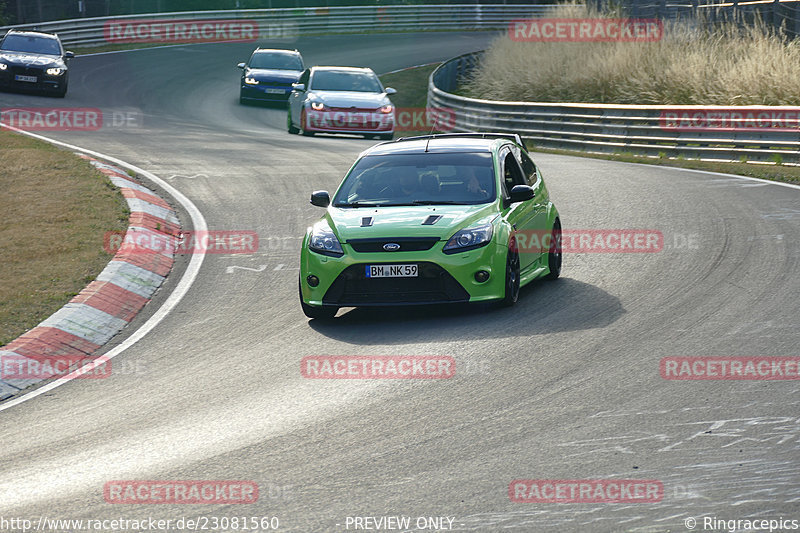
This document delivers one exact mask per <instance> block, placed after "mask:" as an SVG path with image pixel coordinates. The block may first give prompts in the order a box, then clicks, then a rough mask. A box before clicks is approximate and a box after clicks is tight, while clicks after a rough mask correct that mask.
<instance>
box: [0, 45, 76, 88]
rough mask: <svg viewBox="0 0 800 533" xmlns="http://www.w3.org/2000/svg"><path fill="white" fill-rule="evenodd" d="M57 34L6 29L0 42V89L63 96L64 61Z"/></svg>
mask: <svg viewBox="0 0 800 533" xmlns="http://www.w3.org/2000/svg"><path fill="white" fill-rule="evenodd" d="M72 57H75V55H74V54H73V53H72V52H66V51H64V47H63V46H61V40H60V39H59V38H58V36H57V35H54V34H51V33H42V32H38V31H17V30H9V32H8V33H6V35H5V37H3V40H2V41H0V88H1V89H21V90H32V91H38V92H45V93H49V94H53V95H55V96H59V97H61V98H63V97H64V96H65V95H66V94H67V82H68V80H69V73H68V72H67V59H70V58H72Z"/></svg>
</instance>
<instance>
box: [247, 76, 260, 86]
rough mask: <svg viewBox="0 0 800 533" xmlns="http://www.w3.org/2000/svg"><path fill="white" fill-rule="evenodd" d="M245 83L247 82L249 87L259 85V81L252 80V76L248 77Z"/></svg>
mask: <svg viewBox="0 0 800 533" xmlns="http://www.w3.org/2000/svg"><path fill="white" fill-rule="evenodd" d="M244 82H245V83H246V84H247V85H258V80H257V79H255V78H251V77H250V76H247V77H246V78H245V79H244Z"/></svg>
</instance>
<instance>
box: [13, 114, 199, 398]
mask: <svg viewBox="0 0 800 533" xmlns="http://www.w3.org/2000/svg"><path fill="white" fill-rule="evenodd" d="M0 127H4V128H8V129H10V130H12V131H16V132H17V133H21V134H23V135H27V136H29V137H33V138H35V139H39V140H42V141H46V142H49V143H51V144H55V145H57V146H62V147H64V148H68V149H70V150H74V151H77V152H83V153H85V154H88V155H90V156H93V157H96V158H98V159H104V160H106V161H110V162H112V163H114V164H116V165H119V166H121V167H123V168H127V169H129V170H133V171H134V172H136V173H138V174H142V175H143V176H145V177H147V178H148V179H150V180H152V181H153V182H154V183H157V184H158V185H159V186H160V187H161V188H162V189H164V190H165V191H166V192H167V193H168V194H169V195H171V196H172V197H173V198H175V199H176V200H178V202H180V204H181V206H183V208H184V209H186V212H187V213H189V217H190V218H191V219H192V227H193V228H194V230H195V231H208V226H207V225H206V220H205V218H204V217H203V214H202V213H200V210H199V209H197V206H195V205H194V204H193V203H192V201H191V200H189V199H188V198H187V197H186V196H184V195H183V193H181V192H180V191H179V190H177V189H175V188H174V187H173V186H172V185H170V184H169V183H167V182H166V181H164V180H162V179H161V178H159V177H157V176H156V175H155V174H152V173H151V172H148V171H146V170H144V169H141V168H139V167H136V166H134V165H131V164H130V163H126V162H125V161H122V160H121V159H117V158H116V157H112V156H109V155H105V154H103V153H100V152H96V151H94V150H88V149H86V148H81V147H80V146H75V145H72V144H67V143H64V142H61V141H56V140H55V139H50V138H48V137H44V136H42V135H38V134H36V133H31V132H28V131H23V130H20V129H17V128H14V127H11V126H6V125H2V124H0ZM204 258H205V255H204V254H192V257H191V259H190V260H189V264H188V265H187V267H186V271H185V272H184V273H183V276H182V277H181V279H180V281H179V282H178V284H177V285H176V286H175V289H174V290H173V291H172V293H171V294H170V295H169V296H168V297H167V299H166V300H165V301H164V303H163V304H162V305H161V307H159V308H158V310H157V311H156V312H155V313H153V315H152V316H151V317H150V318H148V319H147V321H146V322H145V323H144V324H142V326H141V327H140V328H139V329H137V330H136V331H135V332H134V333H133V334H132V335H131V336H130V337H128V338H127V339H125V341H123V342H122V344H120V345H118V346H116V347H115V348H113V349H112V350H110V351H109V352H108V353H106V354H104V355H102V356H100V357H98V358H97V359H93V360H92V363H91V364H88V365H86V366H84V367H82V368H81V369H79V370H76V371H75V372H73V373H71V374H68V375H66V376H64V377H61V378H57V379H56V380H54V381H51V382H50V383H48V384H47V385H44V386H42V387H39V388H38V389H36V390H33V391H31V392H29V393H25V394H23V395H22V396H20V397H18V398H13V399H10V400H7V401H5V402H3V403H0V411H5V410H6V409H11V408H12V407H14V406H17V405H19V404H21V403H23V402H26V401H28V400H31V399H33V398H36V397H37V396H39V395H41V394H44V393H46V392H50V391H51V390H53V389H55V388H56V387H60V386H61V385H64V384H65V383H68V382H70V381H72V380H73V379H75V378H76V377H78V376H81V375H82V374H85V373H87V372H91V371H92V369H94V368H95V367H96V366H99V365H102V364H105V362H106V361H108V360H110V359H113V358H114V357H116V356H118V355H119V354H121V353H122V352H124V351H125V350H127V349H128V348H130V347H131V346H133V345H134V344H136V343H137V342H138V341H139V340H141V339H142V338H143V337H144V336H145V335H147V334H148V333H149V332H150V331H151V330H152V329H153V328H155V327H156V326H157V325H158V324H159V323H160V322H161V321H162V320H164V319H165V318H166V317H167V315H168V314H169V313H170V311H172V310H173V309H174V308H175V306H177V305H178V303H179V302H180V301H181V299H183V297H184V296H185V295H186V293H187V292H189V289H190V288H191V286H192V284H193V283H194V280H195V278H197V274H198V273H199V272H200V267H201V266H202V264H203V259H204Z"/></svg>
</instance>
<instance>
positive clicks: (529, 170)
mask: <svg viewBox="0 0 800 533" xmlns="http://www.w3.org/2000/svg"><path fill="white" fill-rule="evenodd" d="M520 159H521V160H522V173H523V174H524V175H525V181H526V182H527V183H528V185H530V186H531V187H533V186H534V185H535V184H536V181H537V180H538V179H539V175H538V173H537V172H536V165H535V164H534V162H533V161H531V158H530V157H528V154H526V153H525V152H520Z"/></svg>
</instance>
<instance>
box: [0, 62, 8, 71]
mask: <svg viewBox="0 0 800 533" xmlns="http://www.w3.org/2000/svg"><path fill="white" fill-rule="evenodd" d="M7 68H8V65H6V64H5V63H0V70H5V69H7Z"/></svg>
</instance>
